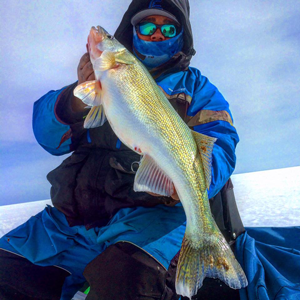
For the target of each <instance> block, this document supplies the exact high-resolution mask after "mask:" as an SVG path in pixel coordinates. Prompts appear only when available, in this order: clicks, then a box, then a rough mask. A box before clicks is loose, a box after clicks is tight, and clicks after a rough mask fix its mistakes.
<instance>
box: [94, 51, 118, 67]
mask: <svg viewBox="0 0 300 300" xmlns="http://www.w3.org/2000/svg"><path fill="white" fill-rule="evenodd" d="M115 66H116V59H115V53H113V52H111V51H107V50H104V51H103V52H102V54H101V56H100V57H99V58H97V59H96V60H95V62H94V64H93V67H94V70H98V71H106V70H109V69H112V68H114V67H115Z"/></svg>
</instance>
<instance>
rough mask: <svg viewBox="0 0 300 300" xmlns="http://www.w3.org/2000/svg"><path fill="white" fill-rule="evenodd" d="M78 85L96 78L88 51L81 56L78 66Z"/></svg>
mask: <svg viewBox="0 0 300 300" xmlns="http://www.w3.org/2000/svg"><path fill="white" fill-rule="evenodd" d="M77 76H78V85H79V84H81V83H83V82H85V81H90V80H95V79H96V78H95V73H94V70H93V65H92V63H91V60H90V54H89V53H88V52H87V53H85V54H83V56H82V57H81V59H80V61H79V64H78V67H77Z"/></svg>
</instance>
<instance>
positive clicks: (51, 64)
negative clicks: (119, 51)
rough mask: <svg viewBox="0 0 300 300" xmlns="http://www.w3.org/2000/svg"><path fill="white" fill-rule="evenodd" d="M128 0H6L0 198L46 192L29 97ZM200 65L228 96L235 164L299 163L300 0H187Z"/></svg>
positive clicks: (65, 78) (70, 74)
mask: <svg viewBox="0 0 300 300" xmlns="http://www.w3.org/2000/svg"><path fill="white" fill-rule="evenodd" d="M129 3H130V0H126V1H125V0H115V1H109V0H102V1H92V0H90V1H87V0H81V1H79V0H73V1H56V0H53V1H41V0H40V1H39V0H37V1H26V2H25V1H17V0H10V1H6V2H5V3H4V4H2V5H1V7H0V10H1V19H0V26H1V33H0V45H1V47H0V55H1V58H2V60H1V64H0V85H1V94H0V113H1V118H0V125H1V128H2V130H1V133H0V191H1V195H0V205H6V204H12V203H21V202H27V201H37V200H42V199H48V198H49V197H50V192H49V190H50V185H49V183H48V182H47V179H46V175H47V173H48V172H50V171H51V170H52V169H54V168H56V167H57V166H58V165H59V164H60V163H61V162H62V160H63V159H65V158H66V157H67V155H64V156H61V157H54V156H52V155H51V154H49V153H47V152H46V151H45V150H44V149H42V148H41V147H40V146H39V145H38V143H37V142H36V140H35V138H34V135H33V132H32V124H31V122H32V108H33V103H34V101H36V100H38V99H39V98H40V97H41V96H43V95H44V94H45V93H47V92H48V91H49V90H56V89H60V88H61V87H63V86H66V85H68V84H70V83H72V82H74V81H76V80H77V71H76V69H77V65H78V62H79V60H80V57H81V56H82V55H83V54H84V52H85V44H86V38H87V35H88V32H89V29H90V27H91V26H93V25H101V26H102V27H104V28H105V29H106V30H107V31H108V32H110V33H112V34H113V33H114V31H115V30H116V28H117V26H118V24H119V23H120V20H121V18H122V16H123V14H124V12H125V10H126V8H127V6H128V5H129ZM190 5H191V23H192V28H193V35H194V48H195V49H196V50H197V53H196V55H195V56H194V57H193V59H192V61H191V66H193V67H196V68H198V69H200V71H201V72H202V74H203V75H204V76H207V77H208V78H209V80H210V81H211V82H212V83H213V84H215V85H216V86H217V87H218V89H219V90H220V91H221V93H222V94H223V95H224V97H225V99H226V100H227V101H228V102H229V104H230V109H231V112H232V114H233V118H234V125H235V127H236V129H237V131H238V134H239V137H240V142H239V144H238V146H237V149H236V155H237V165H236V169H235V174H240V173H248V172H255V171H262V170H270V169H280V168H287V167H294V166H299V165H300V118H299V111H300V84H299V78H300V21H299V20H300V2H299V1H298V0H289V1H286V0H277V1H273V0H241V1H230V0H209V1H208V0H203V1H199V0H190Z"/></svg>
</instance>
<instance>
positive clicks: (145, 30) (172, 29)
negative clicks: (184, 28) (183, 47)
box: [136, 22, 179, 38]
mask: <svg viewBox="0 0 300 300" xmlns="http://www.w3.org/2000/svg"><path fill="white" fill-rule="evenodd" d="M136 27H137V28H138V32H139V33H140V34H141V35H149V36H150V35H152V34H154V33H155V32H156V30H157V29H158V28H160V31H161V33H162V35H163V36H164V37H167V38H172V37H174V36H176V35H177V33H179V26H176V25H174V24H164V25H157V24H154V23H151V22H146V23H140V24H138V25H137V26H136Z"/></svg>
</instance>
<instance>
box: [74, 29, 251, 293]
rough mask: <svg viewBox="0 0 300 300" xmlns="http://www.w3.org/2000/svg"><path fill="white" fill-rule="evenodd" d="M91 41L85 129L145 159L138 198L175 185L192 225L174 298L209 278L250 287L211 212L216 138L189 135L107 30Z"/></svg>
mask: <svg viewBox="0 0 300 300" xmlns="http://www.w3.org/2000/svg"><path fill="white" fill-rule="evenodd" d="M88 42H89V49H90V56H91V60H92V63H93V67H94V71H95V75H96V80H95V81H93V82H87V83H84V84H82V85H80V86H78V87H77V88H76V90H75V91H74V93H75V95H76V96H77V97H79V98H81V99H82V101H83V102H84V103H86V104H88V105H90V106H92V109H91V112H90V113H89V115H88V116H87V118H86V121H85V127H96V126H99V125H102V124H103V123H104V122H105V120H106V119H107V120H108V122H109V123H110V125H111V127H112V129H113V131H114V132H115V134H116V135H117V136H118V137H119V139H120V140H121V141H122V142H123V143H124V144H125V145H127V146H128V147H129V148H131V149H132V150H133V151H136V152H137V153H139V154H141V155H143V157H142V160H141V162H140V166H139V169H138V171H137V173H136V176H135V182H134V190H135V191H146V192H153V193H156V194H161V195H165V196H170V195H172V194H173V185H174V186H175V188H176V191H177V193H178V196H179V198H180V201H181V202H182V205H183V208H184V211H185V214H186V219H187V225H186V232H185V237H184V240H183V244H182V249H181V254H180V258H179V263H178V267H177V274H176V292H177V293H178V294H180V295H182V296H187V297H189V298H191V297H192V296H193V295H194V294H196V293H197V290H198V289H199V288H200V287H201V286H202V282H203V280H204V278H205V277H213V278H217V277H218V278H220V279H222V280H223V281H224V282H225V283H226V284H228V285H229V286H230V287H232V288H242V287H245V286H246V285H247V279H246V277H245V275H244V272H243V270H242V269H241V267H240V265H239V264H238V262H237V261H236V259H235V257H234V255H233V253H232V252H231V250H230V247H229V246H228V244H227V242H226V241H225V239H224V237H223V236H222V234H221V233H220V231H219V229H218V227H217V225H216V224H215V221H214V219H213V217H212V215H211V212H210V207H209V200H208V194H207V189H208V188H209V184H210V172H211V152H212V148H213V144H214V142H215V139H214V138H212V137H208V136H205V135H202V134H199V133H196V132H194V131H192V130H190V128H189V127H188V126H187V125H186V124H185V123H184V121H183V120H182V119H181V118H180V116H179V115H178V114H177V113H176V111H175V110H174V109H173V107H172V105H171V104H170V102H169V101H168V99H167V98H166V97H165V95H164V93H163V92H162V91H161V89H160V88H159V87H158V86H157V84H156V83H155V81H154V80H153V78H152V77H151V75H150V74H149V73H148V71H147V69H146V68H145V67H144V66H143V65H142V63H140V62H139V61H138V60H137V59H136V58H135V57H134V56H133V55H132V54H131V53H130V52H129V51H127V50H126V49H125V48H124V47H123V46H122V45H121V44H119V43H118V41H116V40H115V39H114V38H113V37H110V36H109V35H108V34H107V32H106V31H105V30H104V29H103V28H101V27H99V26H98V29H95V28H92V29H91V33H90V35H89V39H88ZM98 82H100V84H99V83H98Z"/></svg>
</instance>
